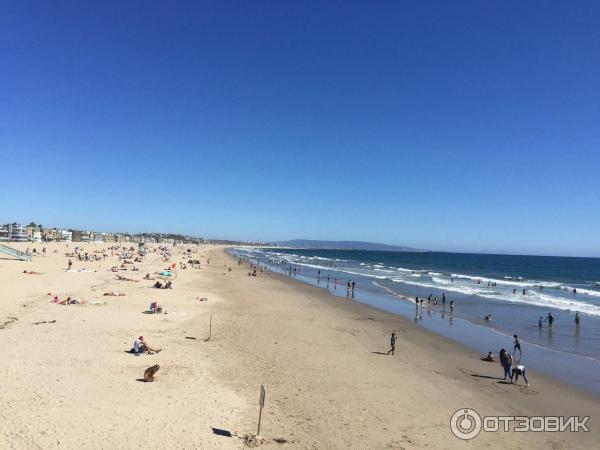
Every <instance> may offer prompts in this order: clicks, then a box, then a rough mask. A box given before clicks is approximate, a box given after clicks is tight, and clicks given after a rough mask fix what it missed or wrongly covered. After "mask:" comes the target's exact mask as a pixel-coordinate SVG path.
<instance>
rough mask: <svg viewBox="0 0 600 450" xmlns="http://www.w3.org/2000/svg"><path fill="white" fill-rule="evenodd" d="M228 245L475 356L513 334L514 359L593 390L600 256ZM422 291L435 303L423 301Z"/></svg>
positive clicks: (597, 385) (507, 343)
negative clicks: (517, 348) (349, 287)
mask: <svg viewBox="0 0 600 450" xmlns="http://www.w3.org/2000/svg"><path fill="white" fill-rule="evenodd" d="M231 252H232V253H233V254H234V255H236V256H238V257H243V258H248V259H250V260H251V261H252V262H253V263H255V264H260V265H262V266H268V267H269V269H270V270H272V271H276V272H281V273H283V274H287V275H288V276H291V277H295V278H296V279H298V280H301V281H304V282H307V283H310V284H313V285H317V286H320V287H322V288H324V289H328V290H329V291H331V292H332V293H333V294H335V295H340V296H344V297H345V296H346V284H347V282H348V281H349V280H352V281H354V282H355V283H356V289H355V293H354V299H355V300H357V301H359V302H362V303H367V304H369V305H371V306H374V307H377V308H379V309H383V310H385V311H388V312H392V313H395V314H400V315H403V316H405V317H408V318H410V319H412V320H414V321H415V322H416V323H418V324H420V325H422V326H424V327H425V328H428V329H430V330H432V331H434V332H437V333H439V334H442V335H444V336H447V337H449V338H451V339H454V340H456V341H458V342H461V343H463V344H465V345H467V346H470V347H472V348H474V349H476V350H479V351H480V352H482V354H484V353H485V354H487V352H488V351H493V352H494V353H495V354H496V355H497V353H498V351H499V350H500V348H506V349H507V350H509V351H510V352H511V353H512V350H513V347H512V343H513V338H512V336H513V335H514V334H517V335H518V336H519V338H520V339H521V340H522V343H523V344H522V346H523V355H522V356H519V359H520V361H521V363H522V364H527V365H528V366H530V367H532V368H534V369H537V370H540V371H544V372H546V373H549V374H550V375H553V376H555V377H558V378H561V379H563V380H564V381H567V382H569V383H572V384H575V385H578V386H579V387H582V388H584V389H588V390H591V391H594V392H597V393H600V377H599V376H598V374H600V258H569V257H547V256H515V255H488V254H469V253H444V252H389V251H364V250H322V249H318V250H317V249H314V250H313V249H282V248H236V249H232V250H231ZM290 269H291V270H290ZM294 269H295V270H294ZM336 279H337V284H336ZM540 286H541V288H540ZM430 295H431V298H432V300H433V299H434V298H437V301H438V304H437V306H434V304H433V301H432V302H431V303H428V300H427V298H428V297H429V296H430ZM444 295H445V297H446V302H445V304H442V297H443V296H444ZM402 297H405V298H406V300H405V299H403V298H402ZM415 297H419V298H424V302H423V309H422V310H419V311H417V310H416V308H415V302H414V298H415ZM450 301H452V302H453V303H454V310H453V311H452V314H450ZM576 312H578V313H579V316H580V327H579V328H577V327H576V326H575V313H576ZM548 313H551V314H552V316H553V317H554V324H553V326H552V327H551V328H550V327H549V325H548V322H547V321H543V322H542V327H539V326H538V321H539V318H540V317H541V318H542V319H543V320H544V319H545V318H546V317H547V316H548ZM488 315H490V316H491V320H490V321H486V320H485V316H488Z"/></svg>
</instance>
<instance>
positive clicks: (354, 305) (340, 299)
mask: <svg viewBox="0 0 600 450" xmlns="http://www.w3.org/2000/svg"><path fill="white" fill-rule="evenodd" d="M231 248H233V247H227V248H226V249H225V250H226V251H227V255H228V256H229V257H231V258H233V259H234V260H236V261H237V259H236V258H235V256H233V255H231V254H230V253H229V252H228V250H230V249H231ZM232 264H233V263H232ZM269 270H270V269H269ZM270 273H271V275H274V276H275V277H277V278H278V279H279V280H280V281H282V282H284V283H285V282H290V283H293V284H294V285H297V288H298V289H302V288H304V287H310V288H313V289H317V290H319V291H322V292H323V293H324V294H325V295H327V296H329V297H331V298H332V299H335V300H336V301H337V302H336V303H335V305H336V307H338V308H347V307H350V308H351V309H352V310H354V309H357V310H360V312H362V313H363V314H369V313H375V312H377V313H378V314H382V315H384V316H385V317H386V320H387V321H392V322H393V321H394V320H396V319H399V320H401V321H402V322H403V324H402V325H403V326H405V327H408V328H411V327H412V328H413V329H412V330H411V331H412V332H415V333H416V332H417V331H416V330H419V332H424V333H426V334H428V335H431V336H432V338H435V339H440V340H442V341H443V342H445V343H447V344H448V345H451V346H452V345H453V346H456V347H457V348H458V349H460V350H461V351H462V352H464V353H465V354H468V355H470V356H471V357H473V358H474V359H475V360H479V358H481V357H482V356H484V355H483V354H482V353H481V352H479V351H477V350H476V349H474V348H473V347H471V346H469V345H467V344H464V343H462V342H460V341H458V340H455V339H452V338H450V337H447V336H445V335H444V334H442V333H440V332H437V331H433V330H431V329H428V328H427V327H425V326H423V325H421V324H415V322H414V321H413V320H411V319H409V318H408V317H406V316H404V315H402V314H400V313H394V312H392V311H388V310H385V309H382V308H379V307H377V306H374V305H372V304H369V303H366V302H362V301H360V300H357V297H356V296H355V297H354V298H352V297H349V298H348V297H345V296H344V295H337V294H335V293H333V292H331V291H330V290H329V289H327V288H326V287H323V286H319V285H317V284H314V283H311V282H309V281H303V280H302V279H297V278H293V277H289V276H287V275H285V274H284V273H281V272H276V271H272V270H270ZM342 287H343V286H342ZM401 301H403V302H407V304H408V305H411V306H412V305H413V302H412V301H411V300H410V299H409V298H408V297H407V296H405V295H404V296H403V297H402V298H401ZM360 308H365V309H364V310H361V309H360ZM435 313H439V312H435ZM455 320H460V321H464V322H467V323H468V324H469V325H472V326H476V325H475V324H473V323H471V322H469V321H468V320H467V319H462V318H459V319H455ZM494 331H495V332H497V333H498V334H502V335H503V333H501V332H499V331H497V330H494ZM506 337H508V338H511V337H510V336H508V335H506ZM529 345H531V344H529ZM544 350H546V351H554V352H557V353H563V352H561V351H558V350H552V349H544ZM494 353H496V352H494ZM593 361H596V360H593ZM494 364H496V363H494ZM499 370H500V369H499ZM527 373H528V374H529V373H532V374H535V376H534V377H531V379H544V380H545V381H546V382H547V383H551V384H556V385H557V386H562V388H564V389H573V390H574V391H576V392H578V393H579V395H582V396H584V397H590V396H591V397H592V398H593V399H594V400H596V401H598V402H600V394H599V393H598V392H596V391H592V390H587V389H585V388H582V387H581V386H578V385H576V384H573V383H569V382H567V381H564V380H562V379H560V378H557V377H553V376H551V375H548V374H547V373H545V372H541V371H539V370H536V369H529V368H528V369H527Z"/></svg>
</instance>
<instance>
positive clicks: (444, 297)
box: [442, 292, 446, 305]
mask: <svg viewBox="0 0 600 450" xmlns="http://www.w3.org/2000/svg"><path fill="white" fill-rule="evenodd" d="M445 304H446V293H445V292H442V305H445Z"/></svg>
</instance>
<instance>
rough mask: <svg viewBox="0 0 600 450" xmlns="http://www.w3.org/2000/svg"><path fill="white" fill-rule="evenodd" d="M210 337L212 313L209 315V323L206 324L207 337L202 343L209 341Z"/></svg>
mask: <svg viewBox="0 0 600 450" xmlns="http://www.w3.org/2000/svg"><path fill="white" fill-rule="evenodd" d="M211 336H212V313H210V321H209V322H208V337H207V338H206V339H204V342H208V341H210V337H211Z"/></svg>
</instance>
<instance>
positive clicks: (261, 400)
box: [256, 384, 265, 437]
mask: <svg viewBox="0 0 600 450" xmlns="http://www.w3.org/2000/svg"><path fill="white" fill-rule="evenodd" d="M259 404H260V410H259V412H258V429H257V430H256V436H257V437H258V436H259V435H260V419H261V417H262V410H263V407H264V406H265V387H264V385H262V384H261V385H260V400H259Z"/></svg>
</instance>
